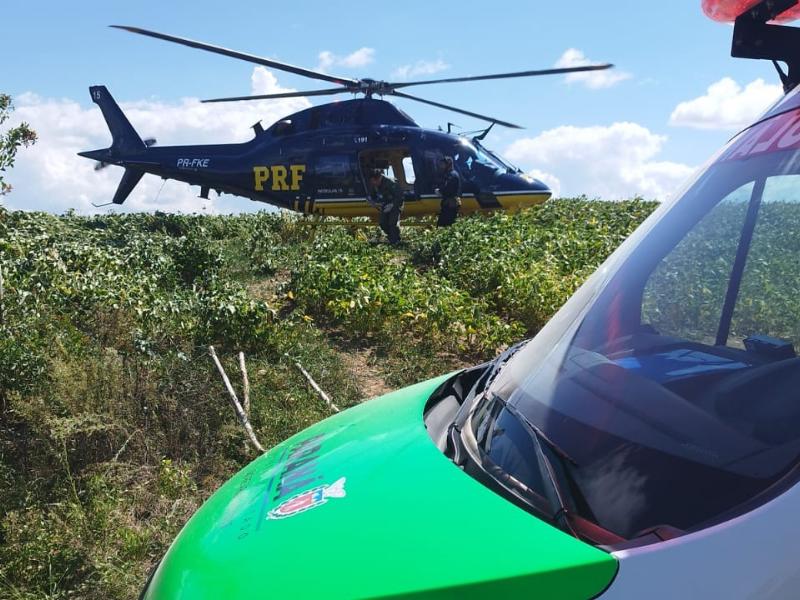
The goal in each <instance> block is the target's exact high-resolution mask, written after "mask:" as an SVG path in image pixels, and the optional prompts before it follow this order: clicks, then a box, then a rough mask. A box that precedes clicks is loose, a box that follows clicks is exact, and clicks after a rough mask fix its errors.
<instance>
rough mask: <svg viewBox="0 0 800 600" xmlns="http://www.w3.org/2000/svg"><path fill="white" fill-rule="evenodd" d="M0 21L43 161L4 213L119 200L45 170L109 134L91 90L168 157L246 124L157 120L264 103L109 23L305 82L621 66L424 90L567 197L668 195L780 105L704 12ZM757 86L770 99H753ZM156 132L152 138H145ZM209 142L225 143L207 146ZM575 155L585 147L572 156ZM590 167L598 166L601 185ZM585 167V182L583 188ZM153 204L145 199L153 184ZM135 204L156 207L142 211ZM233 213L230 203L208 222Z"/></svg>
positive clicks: (226, 63)
mask: <svg viewBox="0 0 800 600" xmlns="http://www.w3.org/2000/svg"><path fill="white" fill-rule="evenodd" d="M3 19H4V23H5V27H4V38H5V42H6V44H5V45H6V48H13V49H14V50H13V54H12V56H13V58H11V59H7V60H6V61H5V63H4V65H3V69H2V85H0V88H2V90H3V91H5V92H8V93H11V94H12V95H13V96H15V97H16V98H17V106H18V108H19V110H18V111H17V112H18V113H19V114H18V115H17V118H23V117H24V118H26V119H27V120H29V121H30V122H31V124H32V125H33V126H34V128H36V129H38V130H39V132H40V134H41V136H42V146H43V148H44V149H32V150H26V151H22V152H21V153H20V155H19V158H18V171H17V172H14V173H12V175H11V176H10V177H9V179H10V180H11V182H12V184H14V186H15V191H14V192H13V193H12V194H11V195H9V196H8V197H7V198H6V199H5V201H4V202H5V204H6V205H7V206H10V207H12V208H23V207H35V208H44V209H48V210H53V211H60V210H63V209H64V208H68V207H71V206H73V205H74V206H73V207H75V208H78V209H79V210H89V206H88V204H87V202H86V201H87V199H90V198H91V197H93V193H95V192H94V191H92V190H90V187H91V188H96V189H97V190H102V193H105V187H107V186H109V185H110V186H111V187H112V188H113V181H115V180H116V178H118V176H119V174H118V173H111V174H110V175H109V174H103V175H101V176H98V177H99V179H97V180H96V182H95V183H96V185H93V186H89V187H87V188H86V190H89V191H86V190H84V191H81V192H80V194H77V195H78V196H80V197H79V198H78V197H76V198H74V199H70V197H69V194H70V189H76V190H78V189H82V188H81V182H82V181H84V180H87V179H89V178H90V177H91V176H92V173H93V172H92V173H89V172H86V173H82V175H81V181H77V180H75V179H74V177H75V169H77V168H78V167H77V166H73V165H74V164H77V163H72V162H65V163H64V164H60V165H59V166H58V168H56V167H52V169H51V165H52V163H53V162H54V161H55V162H58V161H59V160H60V159H61V158H63V159H64V161H67V158H66V154H70V159H69V160H70V161H71V160H73V159H72V158H71V156H72V151H73V150H75V148H73V147H72V146H71V145H70V143H68V142H73V143H77V142H76V140H77V139H78V138H80V141H84V142H85V143H90V144H91V143H94V142H95V138H100V140H99V141H100V145H101V146H102V145H103V143H102V142H103V140H102V138H101V136H102V127H100V126H99V125H102V121H99V125H98V121H97V119H99V114H97V113H96V111H94V110H93V108H92V106H93V105H92V104H91V103H90V101H89V97H88V91H87V88H88V86H89V85H92V84H105V85H107V86H108V87H109V89H110V90H111V92H112V94H113V95H114V96H115V98H117V100H118V101H119V102H120V103H121V104H123V108H126V106H128V107H130V108H131V110H134V111H135V109H136V107H138V110H139V113H141V114H140V115H139V116H138V117H137V118H139V119H140V122H139V123H138V124H137V122H136V120H135V117H134V114H138V113H136V112H134V114H132V115H131V120H132V121H133V122H134V126H136V127H137V128H139V129H140V132H141V133H142V134H143V135H153V134H155V135H157V137H158V138H159V143H161V144H165V145H166V144H170V143H186V142H191V141H193V139H196V140H197V141H198V142H202V143H208V142H212V141H233V138H237V136H239V137H240V136H241V135H243V134H242V133H240V132H241V131H243V130H244V129H245V128H246V127H247V126H249V125H251V124H252V123H251V122H247V123H241V128H239V129H238V131H239V133H237V132H234V131H231V133H230V136H229V137H228V139H219V136H222V137H223V138H225V134H226V131H225V130H223V129H220V127H221V126H220V124H219V119H218V118H215V119H214V125H213V127H211V126H209V127H204V126H203V124H202V123H201V122H197V121H198V120H197V119H194V120H192V119H188V117H187V122H186V124H185V126H184V127H183V128H182V129H177V128H173V129H170V127H169V126H168V125H169V123H166V124H165V123H164V122H163V120H162V121H159V116H158V115H157V114H155V111H157V110H161V113H162V115H163V114H168V115H174V117H173V118H172V121H173V123H174V122H177V121H181V119H182V117H181V116H180V112H179V108H180V107H181V106H187V107H188V108H187V110H188V111H191V110H192V106H193V105H191V106H189V105H186V104H185V102H186V99H187V98H208V97H215V96H227V95H240V94H247V93H250V92H251V89H256V88H255V87H253V86H255V85H256V84H255V83H254V82H253V80H252V78H253V65H250V64H248V63H245V62H241V61H237V60H234V59H229V58H226V57H221V56H215V55H212V54H208V53H204V52H201V51H198V50H192V49H189V48H185V47H181V46H176V45H172V44H168V43H166V42H161V41H158V40H153V39H149V38H144V37H141V36H136V35H133V34H130V33H126V32H122V31H119V30H114V29H110V28H108V27H107V25H109V24H128V25H135V26H140V27H144V28H148V29H154V30H157V31H163V32H169V33H173V34H175V35H180V36H185V37H190V38H194V39H198V40H203V41H207V42H209V43H213V44H218V45H223V46H227V47H231V48H235V49H239V50H242V51H246V52H250V53H253V54H258V55H263V56H267V57H271V58H275V59H278V60H282V61H286V62H290V63H294V64H297V65H301V66H305V67H309V68H315V67H317V66H318V65H319V64H321V62H322V63H327V64H326V68H327V70H328V71H329V72H332V73H336V74H342V75H349V76H371V77H374V78H379V79H392V77H393V76H397V75H398V73H402V72H403V71H405V72H406V73H408V72H409V71H411V70H412V69H413V68H414V67H415V66H416V67H417V68H418V69H422V70H423V71H424V70H428V71H430V72H433V71H436V70H437V69H439V71H438V72H437V73H436V74H435V75H427V74H424V73H423V74H420V75H418V76H417V77H416V78H428V77H431V76H435V77H444V76H461V75H476V74H483V73H493V72H503V71H516V70H524V69H531V68H547V67H550V66H552V65H554V64H555V63H557V62H558V61H559V60H562V61H563V60H566V59H565V58H564V57H565V53H567V52H568V51H569V50H570V49H573V56H574V51H577V52H578V53H580V54H582V55H583V56H585V57H587V58H588V59H589V60H591V61H596V62H605V61H608V62H613V63H615V64H616V65H617V69H616V75H615V77H616V79H619V81H616V82H613V81H612V82H609V81H606V82H603V81H600V82H597V81H595V82H594V84H592V82H587V81H576V82H567V81H565V79H564V78H563V77H548V78H544V77H542V78H532V79H517V80H507V81H502V82H493V83H488V82H483V83H461V84H442V85H437V86H428V87H425V88H418V89H417V90H415V91H414V92H415V93H417V94H418V95H420V96H423V97H425V98H429V99H431V100H436V101H440V102H445V103H451V104H454V105H456V106H460V107H463V108H466V109H472V110H475V111H477V112H483V113H486V114H490V115H495V116H497V117H499V118H502V119H507V120H509V121H512V122H516V123H520V124H522V125H524V126H525V127H526V129H525V130H523V131H511V130H502V129H500V128H497V129H496V130H495V131H493V133H492V134H491V135H490V137H489V138H488V139H487V145H489V146H490V147H492V148H494V149H496V150H498V151H499V152H501V153H502V152H506V153H510V154H511V155H512V158H513V159H514V160H516V162H518V163H520V164H521V165H522V166H523V168H525V169H526V170H530V171H532V172H534V173H541V174H542V176H543V177H552V178H553V181H554V182H556V181H557V185H558V186H559V187H560V191H562V192H564V193H569V194H573V193H585V194H587V195H589V196H600V197H615V196H618V197H621V196H625V195H629V194H631V193H643V194H645V195H650V196H662V195H665V194H666V193H667V192H668V189H667V188H669V187H671V186H673V185H674V183H675V181H677V180H678V179H681V178H683V177H684V176H685V173H686V171H687V170H688V169H690V168H692V167H695V166H697V165H699V164H701V163H702V162H703V161H704V160H705V159H706V158H707V157H708V156H709V155H710V154H711V153H712V152H713V151H714V150H715V149H716V148H718V147H719V146H720V145H721V144H722V143H724V142H725V140H727V139H728V138H729V137H730V135H731V134H732V133H734V131H735V129H736V127H737V126H738V122H740V121H742V120H747V119H748V118H752V116H755V115H757V114H758V112H760V110H761V109H763V108H764V106H762V105H763V104H764V103H765V102H767V101H768V100H769V99H770V94H776V93H777V91H776V90H777V86H776V85H775V84H776V83H777V78H776V76H775V74H774V71H773V70H772V67H771V65H769V64H768V63H765V62H758V61H747V60H741V59H733V58H731V57H730V56H729V49H730V35H731V28H730V27H729V26H726V25H722V24H718V23H714V22H712V21H710V20H709V19H707V18H706V17H705V16H704V15H703V14H702V11H701V9H700V2H699V0H688V1H682V2H673V1H670V2H666V1H665V2H660V3H656V2H652V1H651V2H641V1H639V2H634V1H618V2H613V3H601V2H594V1H590V0H576V1H575V2H573V3H571V4H569V3H567V2H537V1H527V2H525V1H519V2H501V1H495V2H492V3H489V2H472V1H462V2H458V3H435V4H434V3H432V2H424V3H423V2H392V3H386V2H380V3H378V2H374V1H373V2H299V1H298V2H280V3H270V2H263V1H261V2H235V1H231V2H227V3H221V2H218V1H217V2H210V1H205V0H196V1H194V2H191V3H184V2H181V3H177V2H176V3H157V2H151V1H148V0H140V1H138V2H135V3H124V4H123V3H114V2H109V1H107V0H106V1H105V2H95V1H89V2H87V1H82V2H80V3H65V2H45V3H42V2H39V3H34V2H21V1H18V0H6V2H4V10H3ZM364 49H366V50H364ZM359 50H361V52H360V53H359V52H358V51H359ZM322 52H327V53H329V54H327V55H326V56H327V57H328V58H327V61H326V60H323V59H321V57H320V53H322ZM272 75H274V77H275V79H269V81H268V82H267V83H264V85H262V86H261V88H259V89H266V88H264V86H266V87H267V88H268V89H274V88H275V87H276V86H277V87H280V88H294V89H313V88H315V87H317V82H314V81H311V80H305V79H303V78H300V77H297V76H294V75H290V74H287V73H281V72H273V73H272ZM259 77H260V78H261V79H262V80H263V79H264V78H269V77H271V76H270V75H269V74H266V75H265V74H263V73H262V74H260V75H258V74H257V75H256V79H258V78H259ZM726 77H727V78H730V79H732V80H733V82H735V84H733V82H730V81H729V82H727V83H723V84H722V85H720V86H718V87H717V88H715V89H716V91H715V92H714V93H713V94H708V91H707V90H708V88H709V86H711V85H712V84H715V83H717V82H720V80H723V78H726ZM413 78H415V77H412V79H413ZM759 78H762V79H763V80H764V84H763V85H760V84H755V86H754V87H751V88H747V87H746V86H747V85H748V84H752V82H754V81H756V80H758V79H759ZM262 83H263V82H262ZM736 84H738V86H739V88H737V87H736ZM324 85H325V84H323V86H324ZM604 86H605V87H604ZM341 98H346V96H341ZM703 98H705V100H703ZM698 99H700V100H699V101H698ZM314 101H315V102H316V100H314ZM691 101H695V103H694V104H692V105H688V106H684V108H683V112H680V111H679V114H678V115H677V116H676V109H677V107H679V105H681V103H686V102H691ZM397 103H398V105H399V106H400V107H401V108H403V109H404V110H406V111H407V112H408V113H410V114H411V115H412V116H413V117H414V118H415V119H416V120H417V121H418V122H419V123H420V124H421V125H423V126H429V127H435V126H438V125H443V124H445V123H446V122H447V121H453V122H455V123H458V124H459V125H462V126H464V127H465V128H468V129H474V128H477V127H480V125H481V124H480V122H478V121H474V120H471V119H469V118H467V117H462V116H461V115H455V114H450V113H447V112H445V111H442V110H439V109H435V108H432V107H427V106H424V105H421V104H416V103H411V102H408V101H398V102H397ZM256 108H257V107H256ZM290 108H291V109H296V108H297V105H281V104H277V103H273V105H272V106H271V107H266V108H264V114H265V116H266V118H265V121H269V120H271V119H273V120H274V119H275V118H278V117H279V116H281V113H280V110H281V109H287V110H288V109H290ZM126 110H129V109H128V108H126ZM227 110H228V111H229V112H228V116H229V117H230V118H233V117H235V116H236V115H238V114H239V112H238V111H243V110H246V111H247V112H245V113H243V114H241V118H242V119H245V118H248V117H250V116H251V114H253V112H252V111H253V110H254V109H253V108H248V109H243V108H242V107H241V106H232V105H229V106H228V109H227ZM148 111H150V112H148ZM198 114H200V115H202V114H205V113H198ZM214 114H215V115H216V114H217V113H214ZM147 126H149V127H151V128H153V129H158V131H145V130H143V129H142V128H143V127H147ZM231 127H232V129H236V127H235V126H233V125H232V126H231ZM62 130H63V131H62ZM211 133H214V134H215V135H217V136H218V137H217V138H216V139H208V136H209V135H211ZM573 141H574V143H573ZM90 147H92V146H91V145H90ZM571 148H577V149H578V150H576V152H577V154H576V155H575V156H572V154H573V153H571V150H570V149H571ZM77 149H85V148H77ZM626 152H627V153H628V154H630V156H628V157H627V158H624V159H622V158H620V159H619V161H617V162H615V163H613V164H612V163H609V164H605V163H604V161H605V160H606V159H607V157H608V156H609V155H610V154H617V153H621V154H623V155H625V154H626ZM60 153H63V154H64V156H63V157H62V156H61V154H60ZM620 161H632V162H628V163H626V162H620ZM591 164H594V165H596V169H595V170H594V171H592V169H591ZM89 166H90V165H89ZM584 166H585V167H586V169H588V170H587V172H585V173H584V172H579V173H576V172H575V169H576V168H584ZM603 169H607V170H610V171H614V170H618V171H619V173H617V175H618V178H619V179H620V182H619V183H615V182H614V181H613V177H612V180H611V181H609V182H606V181H602V180H598V177H600V172H601V171H602V170H603ZM43 170H44V171H46V173H45V175H46V177H47V178H48V179H50V180H52V179H53V177H64V184H65V185H63V186H62V187H61V188H59V191H60V194H59V198H58V199H53V198H52V192H53V187H52V181H51V182H50V187H46V186H44V184H43V183H42V182H41V181H37V177H39V178H40V177H42V173H43ZM51 171H52V172H51ZM106 171H114V169H106ZM66 172H69V173H68V175H69V176H66V175H64V173H66ZM631 173H633V175H631ZM573 176H574V177H573ZM71 177H72V179H71ZM159 185H160V183H159ZM180 185H181V184H177V183H174V182H173V183H171V184H170V187H169V189H170V192H169V193H168V195H167V196H165V198H166V200H165V202H166V203H167V204H169V203H170V202H175V204H174V207H175V208H176V209H179V210H190V209H191V207H192V201H191V200H190V198H192V197H193V196H187V197H184V198H183V199H181V200H180V201H178V200H175V199H176V198H178V197H179V196H180V195H181V194H183V193H184V192H180V191H178V190H179V189H180ZM637 186H639V187H640V188H641V189H638V188H637ZM156 187H158V186H156ZM183 187H186V186H183ZM112 191H113V189H112ZM98 193H99V192H98ZM143 193H146V194H149V195H151V196H152V194H153V188H152V184H151V185H150V187H146V189H145V190H144V191H143ZM46 196H50V197H49V198H46ZM70 202H73V204H70ZM136 202H137V201H136V200H134V202H133V205H134V206H136ZM138 206H139V207H140V208H152V205H151V204H148V203H146V202H144V201H142V202H140V203H139V205H138ZM239 206H242V205H240V204H235V203H233V204H231V203H221V204H218V205H216V206H215V207H214V210H227V209H232V210H235V209H237V207H239ZM206 208H209V207H206Z"/></svg>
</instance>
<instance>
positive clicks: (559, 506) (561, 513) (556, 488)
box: [500, 399, 580, 537]
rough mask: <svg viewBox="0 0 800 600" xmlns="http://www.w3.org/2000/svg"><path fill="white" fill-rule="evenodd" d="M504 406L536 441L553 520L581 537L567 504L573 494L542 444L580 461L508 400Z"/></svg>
mask: <svg viewBox="0 0 800 600" xmlns="http://www.w3.org/2000/svg"><path fill="white" fill-rule="evenodd" d="M500 402H503V400H502V399H500ZM503 406H504V407H505V409H506V410H507V411H508V412H510V413H511V414H512V415H514V416H515V417H516V418H517V419H518V420H519V422H520V423H522V425H523V427H525V428H526V429H527V430H528V431H529V432H530V433H531V437H532V438H533V441H534V444H533V446H534V448H535V449H536V460H537V462H538V463H539V471H540V472H541V473H542V479H543V480H544V481H546V483H547V484H549V486H548V487H549V492H548V493H547V498H548V500H550V503H551V505H552V506H553V511H554V512H553V520H554V521H555V522H556V523H559V524H560V525H561V526H562V527H563V528H564V529H565V530H567V531H568V532H569V533H570V534H572V535H574V536H575V537H580V536H579V535H578V533H577V532H576V531H575V529H574V528H573V527H572V523H571V521H570V515H571V509H570V508H569V506H568V505H567V499H568V498H571V497H572V494H571V493H570V492H569V491H568V490H567V488H566V487H565V486H563V485H562V483H561V481H560V479H559V477H558V475H557V474H556V469H555V465H553V461H552V460H550V457H549V456H547V454H546V453H545V451H544V448H543V447H542V446H543V445H544V444H546V445H547V447H548V448H550V449H551V451H552V452H553V453H554V454H555V455H557V456H558V457H559V458H561V459H562V460H563V461H566V462H568V463H570V464H572V465H575V466H577V464H578V463H577V462H575V460H574V459H573V458H572V457H570V456H569V454H567V453H566V452H565V451H564V450H562V449H561V448H559V447H558V446H557V445H556V443H555V442H553V440H551V439H550V438H549V437H547V435H546V434H545V433H544V432H543V431H542V430H541V429H539V428H538V427H537V426H536V425H534V424H533V423H531V422H530V421H529V420H528V419H526V418H525V416H524V415H522V414H521V413H520V412H519V411H518V410H516V409H515V408H514V407H513V406H511V405H509V404H507V403H506V402H503Z"/></svg>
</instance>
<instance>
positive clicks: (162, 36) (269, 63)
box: [109, 25, 358, 86]
mask: <svg viewBox="0 0 800 600" xmlns="http://www.w3.org/2000/svg"><path fill="white" fill-rule="evenodd" d="M109 27H113V28H114V29H123V30H125V31H129V32H131V33H138V34H139V35H146V36H149V37H152V38H156V39H159V40H164V41H167V42H173V43H175V44H182V45H183V46H189V47H190V48H197V49H198V50H206V51H208V52H214V53H216V54H222V55H224V56H230V57H231V58H238V59H239V60H246V61H247V62H251V63H255V64H257V65H263V66H265V67H271V68H273V69H278V70H280V71H286V72H287V73H294V74H295V75H301V76H303V77H310V78H312V79H320V80H322V81H327V82H329V83H338V84H339V85H343V86H357V85H358V81H356V80H355V79H348V78H347V77H336V76H334V75H327V74H325V73H319V72H318V71H312V70H311V69H304V68H303V67H296V66H294V65H290V64H287V63H282V62H279V61H277V60H271V59H269V58H262V57H260V56H255V55H253V54H247V53H245V52H238V51H237V50H229V49H228V48H223V47H221V46H213V45H211V44H206V43H204V42H197V41H194V40H190V39H186V38H181V37H177V36H174V35H168V34H166V33H158V32H157V31H150V30H148V29H141V28H139V27H130V26H128V25H109Z"/></svg>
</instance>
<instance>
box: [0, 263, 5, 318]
mask: <svg viewBox="0 0 800 600" xmlns="http://www.w3.org/2000/svg"><path fill="white" fill-rule="evenodd" d="M3 295H4V292H3V265H0V325H2V324H3V320H4V316H3V310H4V308H5V307H4V306H3Z"/></svg>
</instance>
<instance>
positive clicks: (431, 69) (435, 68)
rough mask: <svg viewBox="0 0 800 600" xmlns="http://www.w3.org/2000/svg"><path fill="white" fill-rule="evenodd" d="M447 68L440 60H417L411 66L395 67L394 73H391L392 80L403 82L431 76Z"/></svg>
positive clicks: (448, 66)
mask: <svg viewBox="0 0 800 600" xmlns="http://www.w3.org/2000/svg"><path fill="white" fill-rule="evenodd" d="M449 68H450V65H448V64H447V63H446V62H444V61H443V60H442V59H441V58H437V59H436V60H418V61H417V62H415V63H414V64H413V65H403V66H401V67H397V68H396V69H395V70H394V71H392V79H399V80H401V81H405V80H407V79H411V78H412V77H418V76H420V75H433V74H434V73H440V72H442V71H444V70H446V69H449Z"/></svg>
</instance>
